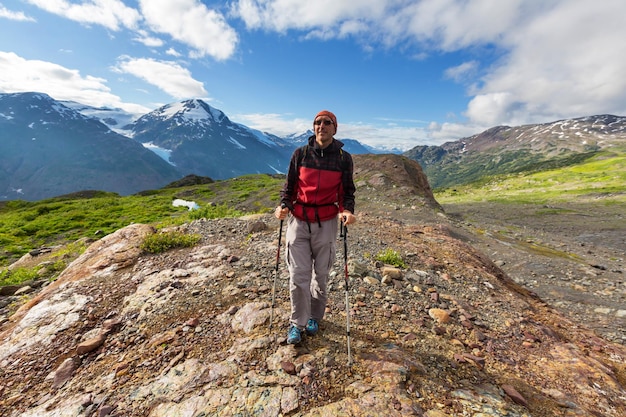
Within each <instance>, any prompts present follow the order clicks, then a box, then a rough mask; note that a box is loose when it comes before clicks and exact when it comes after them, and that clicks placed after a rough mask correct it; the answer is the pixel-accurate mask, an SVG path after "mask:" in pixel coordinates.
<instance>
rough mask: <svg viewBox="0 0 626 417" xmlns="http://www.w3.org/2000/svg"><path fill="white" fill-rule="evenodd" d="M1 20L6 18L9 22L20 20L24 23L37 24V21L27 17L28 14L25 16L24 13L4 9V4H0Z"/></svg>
mask: <svg viewBox="0 0 626 417" xmlns="http://www.w3.org/2000/svg"><path fill="white" fill-rule="evenodd" d="M0 18H5V19H9V20H18V21H22V22H35V19H33V18H32V17H30V16H27V15H26V14H24V12H15V11H11V10H9V9H7V8H6V7H4V6H3V5H2V3H0Z"/></svg>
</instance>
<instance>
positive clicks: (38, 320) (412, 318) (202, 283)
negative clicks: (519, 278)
mask: <svg viewBox="0 0 626 417" xmlns="http://www.w3.org/2000/svg"><path fill="white" fill-rule="evenodd" d="M359 220H360V223H359V224H357V225H355V226H354V227H352V228H351V230H350V237H349V248H350V249H349V251H350V252H349V258H350V263H349V275H350V284H351V285H350V287H349V299H350V305H349V306H348V311H349V313H350V319H351V320H350V322H351V342H352V345H351V346H352V351H351V355H352V358H351V359H352V365H351V366H349V365H348V362H349V361H348V359H349V358H348V353H347V349H346V341H347V338H346V336H347V335H346V306H345V304H344V302H345V298H344V294H345V290H346V289H345V286H344V276H343V271H344V269H343V258H342V254H341V253H339V254H338V259H337V265H336V271H335V272H334V273H333V276H332V278H331V283H330V288H329V305H328V310H327V314H326V317H325V318H324V320H323V321H322V322H321V330H320V332H319V333H318V334H317V335H316V336H314V337H308V338H306V339H305V340H304V342H303V343H302V344H301V345H299V346H295V347H294V346H291V345H286V343H285V335H286V330H287V324H286V322H287V318H288V315H289V296H288V289H287V276H286V275H287V273H286V271H285V270H284V268H283V266H282V265H281V268H280V271H279V276H278V280H277V282H278V288H277V300H276V307H275V318H274V327H273V329H274V330H273V331H270V329H269V326H268V324H269V318H270V314H271V311H270V310H271V294H272V282H273V277H274V273H275V271H274V267H275V264H274V263H275V259H276V258H275V257H276V244H277V240H278V239H277V237H278V236H277V230H276V227H275V226H277V222H276V221H275V219H273V218H271V217H269V216H264V217H261V218H259V217H256V218H253V219H220V220H213V221H207V220H201V221H196V222H194V223H191V224H188V225H184V226H181V230H183V231H186V232H190V233H199V234H201V235H202V240H201V241H200V243H199V244H198V245H197V246H195V247H193V248H190V249H179V250H172V251H169V252H166V253H163V254H159V255H149V254H145V253H142V252H141V250H140V249H139V248H140V244H141V241H142V239H143V236H145V235H146V234H148V233H154V230H153V229H152V228H151V227H149V226H144V225H132V226H129V227H127V228H125V229H122V230H120V231H118V232H116V233H114V234H112V235H110V236H107V237H105V238H103V239H101V240H100V241H98V242H96V243H94V244H92V245H91V246H90V247H89V249H88V250H87V251H86V252H85V253H84V254H83V255H81V256H80V257H79V258H78V259H76V260H75V261H74V262H73V263H72V264H70V266H69V267H68V268H67V269H66V270H65V271H64V272H63V274H62V275H61V277H59V279H58V281H57V282H55V283H54V284H51V285H49V286H47V287H45V288H44V289H43V290H41V291H40V292H39V293H38V294H37V295H36V296H35V297H34V298H33V299H32V300H31V301H30V302H28V303H26V304H25V305H24V306H23V307H21V308H20V309H19V311H18V312H17V313H16V314H14V315H13V316H12V317H11V320H10V322H7V323H5V324H3V327H2V329H1V333H0V375H1V376H2V378H1V379H0V414H1V415H6V416H10V417H18V416H22V417H26V416H39V417H43V416H50V417H52V416H107V415H108V416H151V417H156V416H200V415H205V416H235V415H255V416H296V415H297V416H311V417H313V416H363V415H368V416H385V417H391V416H410V415H413V416H428V417H442V416H461V415H474V416H479V415H489V416H507V417H517V416H519V417H522V416H528V417H529V416H533V417H537V416H546V417H548V416H583V415H584V416H587V415H597V416H600V415H601V416H608V417H618V416H622V415H624V414H625V413H626V388H625V383H626V369H625V366H624V360H625V358H626V349H625V348H624V346H620V345H616V344H612V343H609V342H607V341H605V340H604V339H601V338H599V337H597V336H596V335H595V334H593V333H592V332H591V331H589V330H586V329H585V328H582V327H580V326H576V325H574V324H573V323H571V322H570V321H568V320H567V319H565V318H564V317H563V316H562V315H560V314H559V313H558V312H557V311H556V310H554V309H553V308H552V307H551V306H549V305H547V304H546V303H544V302H543V301H542V300H540V299H539V298H538V297H537V296H535V295H534V294H533V293H531V292H529V291H527V290H524V289H522V288H520V287H519V286H517V285H516V284H515V282H513V281H512V280H510V279H509V278H508V277H507V276H506V275H505V274H504V273H503V272H502V271H501V270H500V269H499V268H498V267H497V266H496V265H494V264H493V263H492V262H491V261H490V260H489V259H487V258H486V257H485V256H484V255H483V254H481V253H480V252H477V251H476V250H474V249H473V248H472V247H470V246H468V245H467V244H465V243H463V242H461V241H460V240H458V239H456V238H454V237H453V236H451V234H450V233H449V232H448V230H447V228H446V227H443V226H442V225H439V224H436V223H433V224H430V225H425V226H424V225H419V226H418V225H410V224H409V225H406V224H404V225H401V224H398V223H394V222H391V221H387V220H384V219H380V218H376V219H373V218H370V217H368V216H362V217H360V219H359ZM252 223H253V224H254V227H253V228H252V229H251V228H250V224H252ZM263 225H265V227H262V226H263ZM250 230H253V231H252V232H251V231H250ZM389 247H391V248H393V249H394V250H397V251H398V252H399V253H401V254H402V255H403V259H404V260H405V262H406V264H407V268H397V267H395V268H393V267H391V266H389V265H384V264H382V263H380V262H376V261H375V260H374V255H375V254H376V253H378V252H379V251H381V250H383V249H385V248H389ZM339 248H341V245H340V246H339Z"/></svg>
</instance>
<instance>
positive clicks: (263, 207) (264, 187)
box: [0, 174, 284, 266]
mask: <svg viewBox="0 0 626 417" xmlns="http://www.w3.org/2000/svg"><path fill="white" fill-rule="evenodd" d="M283 182H284V176H274V175H263V174H259V175H246V176H243V177H239V178H234V179H230V180H224V181H216V182H213V183H210V184H201V185H192V186H186V187H179V188H163V189H159V190H148V191H145V192H141V193H138V194H136V195H132V196H123V197H122V196H119V195H117V194H114V193H106V192H83V193H76V194H74V195H70V196H63V197H58V198H51V199H47V200H41V201H36V202H27V201H21V200H16V201H7V202H0V266H6V265H8V264H10V263H11V262H13V261H15V260H17V259H18V258H19V257H21V256H22V255H24V254H25V253H27V252H29V251H30V250H32V249H35V248H39V247H42V246H50V245H55V244H65V243H68V242H73V241H76V240H78V239H80V238H83V237H89V238H97V237H102V236H105V235H107V234H110V233H112V232H114V231H116V230H118V229H121V228H123V227H125V226H128V225H129V224H132V223H145V224H152V225H154V226H155V227H157V228H160V227H164V226H171V225H177V224H182V223H185V222H188V221H190V220H193V219H196V218H200V217H206V218H216V217H237V216H241V215H243V214H250V213H259V212H270V211H271V210H272V209H273V208H274V207H275V206H276V204H278V200H279V191H280V189H281V187H282V184H283ZM177 198H181V199H184V200H187V201H195V202H196V203H197V204H198V205H199V206H200V207H201V209H200V210H198V211H189V210H188V209H187V207H174V206H172V201H173V200H174V199H177Z"/></svg>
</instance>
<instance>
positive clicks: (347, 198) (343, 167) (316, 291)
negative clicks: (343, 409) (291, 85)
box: [274, 110, 356, 344]
mask: <svg viewBox="0 0 626 417" xmlns="http://www.w3.org/2000/svg"><path fill="white" fill-rule="evenodd" d="M313 131H314V133H315V134H314V135H313V136H311V137H310V138H309V141H308V144H307V145H305V146H302V147H300V148H298V149H296V150H295V151H294V153H293V155H292V156H291V160H290V162H289V171H288V172H287V179H286V181H285V185H284V187H283V189H282V191H281V201H280V203H281V204H280V206H278V207H276V210H275V212H274V215H275V216H276V217H277V218H278V219H280V220H283V219H285V218H287V215H288V213H291V216H289V219H288V220H287V233H286V258H287V267H288V269H289V293H290V298H291V317H290V320H289V322H290V326H289V332H288V334H287V343H289V344H297V343H300V341H301V340H302V336H303V333H304V332H306V334H307V335H310V336H313V335H315V334H316V333H317V331H318V330H319V322H320V321H321V320H322V318H323V317H324V312H325V310H326V300H327V296H328V294H327V290H326V284H327V281H328V274H329V272H330V268H331V267H332V265H333V262H334V260H335V250H336V247H335V245H336V242H335V241H336V237H337V229H338V221H337V217H338V216H339V218H340V221H342V222H343V223H344V224H345V225H348V224H351V223H354V222H355V221H356V217H355V216H354V191H355V186H354V179H353V163H352V156H351V155H350V154H349V153H348V152H346V151H344V150H343V149H342V147H343V143H342V142H340V141H338V140H337V139H335V138H334V135H335V134H336V133H337V118H336V117H335V115H334V114H333V113H331V112H329V111H327V110H323V111H321V112H319V113H318V114H317V115H316V116H315V118H314V119H313Z"/></svg>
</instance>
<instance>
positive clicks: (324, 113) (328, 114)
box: [313, 110, 337, 133]
mask: <svg viewBox="0 0 626 417" xmlns="http://www.w3.org/2000/svg"><path fill="white" fill-rule="evenodd" d="M320 116H327V117H328V118H330V120H332V121H333V124H334V125H335V133H337V117H336V116H335V115H334V114H332V113H331V112H329V111H328V110H322V111H321V112H319V113H317V114H316V115H315V117H314V118H313V122H315V120H316V119H317V118H318V117H320Z"/></svg>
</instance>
